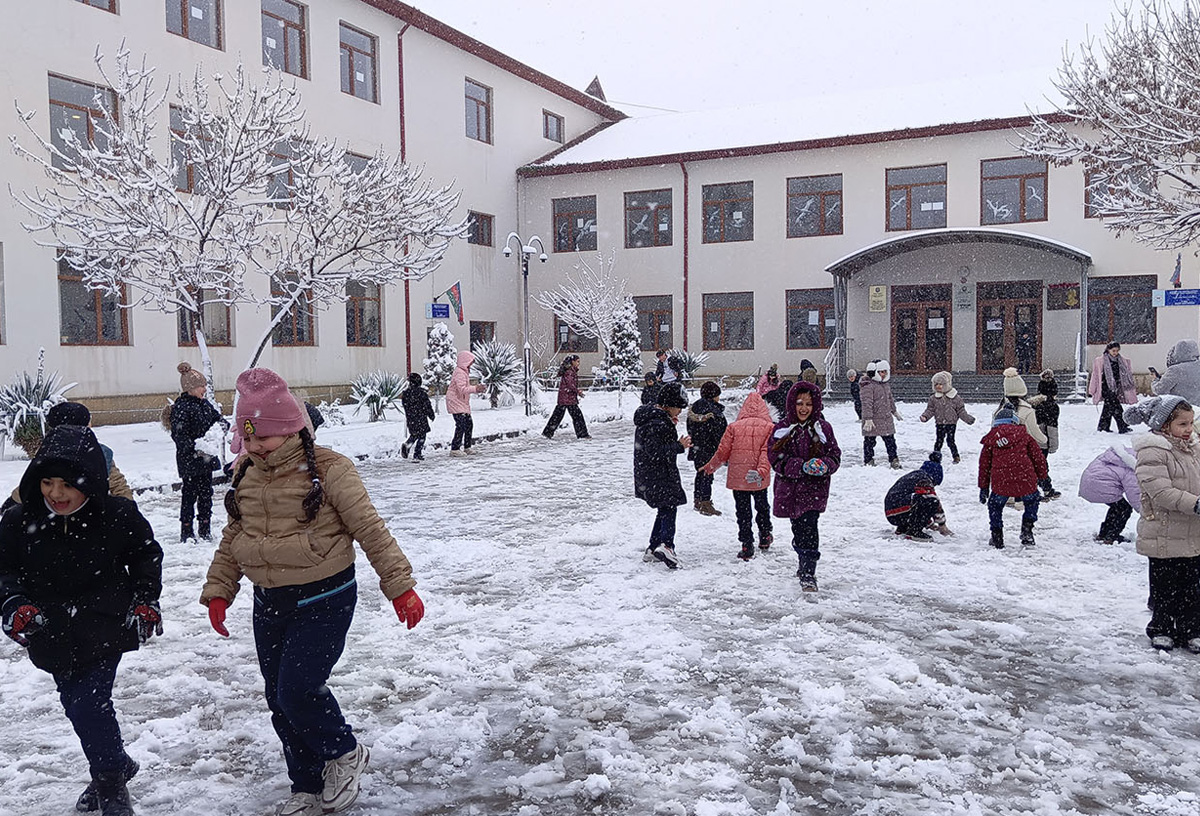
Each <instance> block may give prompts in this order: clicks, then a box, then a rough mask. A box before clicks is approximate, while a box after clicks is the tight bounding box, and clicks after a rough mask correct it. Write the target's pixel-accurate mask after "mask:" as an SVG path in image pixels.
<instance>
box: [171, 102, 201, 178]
mask: <svg viewBox="0 0 1200 816" xmlns="http://www.w3.org/2000/svg"><path fill="white" fill-rule="evenodd" d="M186 133H187V126H186V125H185V124H184V122H183V110H182V109H181V108H177V107H175V106H174V105H172V106H171V158H172V160H174V162H175V167H176V169H175V189H176V190H179V191H181V192H184V193H190V192H193V191H194V190H195V189H196V167H195V165H194V164H192V163H191V162H190V161H188V155H187V146H186V145H185V143H184V142H183V141H182V139H183V138H184V136H185V135H186Z"/></svg>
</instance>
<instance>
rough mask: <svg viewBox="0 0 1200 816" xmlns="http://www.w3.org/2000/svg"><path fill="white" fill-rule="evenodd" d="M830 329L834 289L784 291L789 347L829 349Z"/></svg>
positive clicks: (831, 340) (830, 340)
mask: <svg viewBox="0 0 1200 816" xmlns="http://www.w3.org/2000/svg"><path fill="white" fill-rule="evenodd" d="M833 326H834V317H833V289H789V290H787V347H788V348H790V349H816V348H829V344H830V343H831V342H833Z"/></svg>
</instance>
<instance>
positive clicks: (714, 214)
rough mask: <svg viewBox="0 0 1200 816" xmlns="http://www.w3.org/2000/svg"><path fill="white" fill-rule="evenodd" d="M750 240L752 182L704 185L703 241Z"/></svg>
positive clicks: (714, 242)
mask: <svg viewBox="0 0 1200 816" xmlns="http://www.w3.org/2000/svg"><path fill="white" fill-rule="evenodd" d="M753 240H754V182H753V181H742V182H737V183H735V184H705V185H704V243H706V244H719V243H724V242H726V241H753Z"/></svg>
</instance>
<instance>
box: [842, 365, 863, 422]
mask: <svg viewBox="0 0 1200 816" xmlns="http://www.w3.org/2000/svg"><path fill="white" fill-rule="evenodd" d="M846 379H847V380H849V381H850V399H851V401H853V403H854V413H855V414H856V415H857V416H858V419H859V421H860V422H861V421H862V386H861V385H859V383H858V372H857V371H855V370H854V369H853V368H850V369H847V370H846Z"/></svg>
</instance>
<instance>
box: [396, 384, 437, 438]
mask: <svg viewBox="0 0 1200 816" xmlns="http://www.w3.org/2000/svg"><path fill="white" fill-rule="evenodd" d="M400 404H401V405H402V406H403V407H404V423H405V424H406V425H407V426H408V433H409V435H410V436H424V435H425V434H428V433H429V423H430V422H432V421H433V419H434V413H433V402H432V401H431V400H430V399H429V392H428V391H426V390H425V388H424V387H423V386H420V385H413V384H412V383H409V384H408V388H405V389H404V391H403V392H401V394H400Z"/></svg>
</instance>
